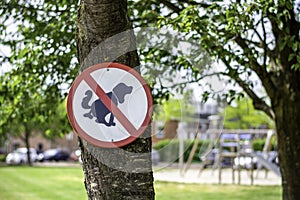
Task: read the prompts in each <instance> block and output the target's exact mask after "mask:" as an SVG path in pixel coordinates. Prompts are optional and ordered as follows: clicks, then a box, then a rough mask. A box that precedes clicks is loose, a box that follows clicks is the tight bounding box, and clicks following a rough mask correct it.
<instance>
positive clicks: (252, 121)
mask: <svg viewBox="0 0 300 200" xmlns="http://www.w3.org/2000/svg"><path fill="white" fill-rule="evenodd" d="M224 118H225V119H224V128H227V129H250V128H263V127H264V128H274V122H273V120H271V119H270V118H269V117H268V116H267V115H266V114H265V113H264V112H262V111H259V110H255V109H254V107H253V105H252V100H251V99H249V98H248V97H244V98H242V99H236V100H234V102H233V103H232V105H230V106H227V107H226V108H225V111H224Z"/></svg>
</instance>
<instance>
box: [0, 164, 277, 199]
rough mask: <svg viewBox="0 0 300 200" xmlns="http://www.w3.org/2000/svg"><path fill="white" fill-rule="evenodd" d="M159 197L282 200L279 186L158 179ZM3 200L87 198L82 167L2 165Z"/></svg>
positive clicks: (0, 183) (0, 178)
mask: <svg viewBox="0 0 300 200" xmlns="http://www.w3.org/2000/svg"><path fill="white" fill-rule="evenodd" d="M155 193H156V199H157V200H177V199H178V200H179V199H180V200H181V199H189V200H219V199H222V200H257V199H262V200H280V199H281V188H280V186H236V185H198V184H177V183H166V182H155ZM0 199H1V200H19V199H22V200H57V199H59V200H68V199H70V200H71V199H72V200H74V199H75V200H85V199H87V197H86V192H85V189H84V184H83V173H82V170H81V168H80V167H61V168H59V167H0Z"/></svg>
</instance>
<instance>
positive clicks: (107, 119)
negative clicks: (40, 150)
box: [67, 63, 152, 148]
mask: <svg viewBox="0 0 300 200" xmlns="http://www.w3.org/2000/svg"><path fill="white" fill-rule="evenodd" d="M67 104H68V107H67V111H68V117H69V120H70V122H71V124H72V126H73V128H74V130H75V131H76V132H77V133H78V135H79V136H80V137H82V138H83V139H85V140H86V141H88V142H90V143H92V144H94V145H96V146H100V147H107V148H113V147H120V146H124V145H126V144H129V143H131V142H133V141H134V140H135V139H136V138H138V137H139V136H140V135H141V134H142V133H143V132H144V131H145V129H146V128H147V126H148V124H149V122H150V119H151V114H152V112H151V107H152V97H151V93H150V89H149V88H148V86H147V84H146V82H145V80H144V79H143V78H142V77H141V76H140V74H139V73H137V72H136V71H135V70H133V69H132V68H130V67H128V66H126V65H122V64H118V63H102V64H98V65H94V66H92V67H90V68H88V69H87V70H85V71H83V72H82V73H81V74H80V75H79V76H78V77H77V78H76V80H75V81H74V83H73V85H72V87H71V89H70V92H69V96H68V103H67Z"/></svg>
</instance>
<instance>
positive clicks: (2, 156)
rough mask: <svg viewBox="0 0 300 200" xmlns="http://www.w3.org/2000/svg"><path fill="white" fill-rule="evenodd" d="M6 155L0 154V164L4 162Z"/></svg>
mask: <svg viewBox="0 0 300 200" xmlns="http://www.w3.org/2000/svg"><path fill="white" fill-rule="evenodd" d="M5 158H6V155H4V154H0V162H5Z"/></svg>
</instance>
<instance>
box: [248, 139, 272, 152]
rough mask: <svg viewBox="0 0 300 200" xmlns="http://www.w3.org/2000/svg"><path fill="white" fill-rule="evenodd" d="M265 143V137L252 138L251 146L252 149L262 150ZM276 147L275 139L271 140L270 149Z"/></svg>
mask: <svg viewBox="0 0 300 200" xmlns="http://www.w3.org/2000/svg"><path fill="white" fill-rule="evenodd" d="M265 143H266V139H254V140H253V141H252V148H253V150H254V151H262V150H263V149H264V146H265ZM276 149H277V141H276V139H274V138H273V139H272V140H271V149H270V150H271V151H274V150H276Z"/></svg>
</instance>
